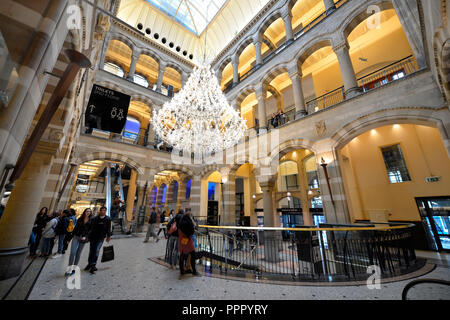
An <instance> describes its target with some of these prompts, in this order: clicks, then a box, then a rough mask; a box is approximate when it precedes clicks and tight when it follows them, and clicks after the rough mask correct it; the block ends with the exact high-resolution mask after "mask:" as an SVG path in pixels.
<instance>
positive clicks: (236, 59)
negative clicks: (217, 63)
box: [231, 54, 239, 86]
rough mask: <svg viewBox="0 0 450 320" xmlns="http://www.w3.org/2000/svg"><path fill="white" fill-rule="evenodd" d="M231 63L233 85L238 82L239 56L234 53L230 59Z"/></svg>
mask: <svg viewBox="0 0 450 320" xmlns="http://www.w3.org/2000/svg"><path fill="white" fill-rule="evenodd" d="M231 64H232V65H233V86H234V85H236V84H237V83H238V82H239V56H238V55H237V54H236V55H234V56H233V60H232V61H231Z"/></svg>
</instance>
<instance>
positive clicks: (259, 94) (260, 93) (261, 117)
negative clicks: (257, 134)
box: [255, 86, 267, 130]
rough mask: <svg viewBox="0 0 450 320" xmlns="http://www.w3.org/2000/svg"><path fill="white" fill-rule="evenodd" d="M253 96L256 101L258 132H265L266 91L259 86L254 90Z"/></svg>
mask: <svg viewBox="0 0 450 320" xmlns="http://www.w3.org/2000/svg"><path fill="white" fill-rule="evenodd" d="M255 94H256V99H258V121H259V130H261V129H263V130H267V113H266V91H265V90H264V88H263V86H260V87H258V88H257V89H256V90H255Z"/></svg>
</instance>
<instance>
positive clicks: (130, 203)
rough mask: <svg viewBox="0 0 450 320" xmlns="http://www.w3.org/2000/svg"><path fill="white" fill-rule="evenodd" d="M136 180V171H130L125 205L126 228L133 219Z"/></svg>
mask: <svg viewBox="0 0 450 320" xmlns="http://www.w3.org/2000/svg"><path fill="white" fill-rule="evenodd" d="M136 179H137V172H136V170H133V169H131V177H130V183H129V184H128V193H127V203H126V205H127V207H126V213H127V215H126V217H127V220H126V223H127V226H128V224H129V223H130V221H131V220H132V219H133V208H134V198H135V197H136Z"/></svg>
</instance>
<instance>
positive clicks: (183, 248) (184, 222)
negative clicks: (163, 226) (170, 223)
mask: <svg viewBox="0 0 450 320" xmlns="http://www.w3.org/2000/svg"><path fill="white" fill-rule="evenodd" d="M194 228H195V227H194V223H193V221H192V219H191V217H190V216H189V215H187V214H185V215H183V217H182V218H181V219H180V223H179V225H178V252H179V254H180V260H179V266H180V277H179V279H182V277H183V275H184V274H186V273H187V272H192V275H194V276H198V275H199V273H198V272H197V270H196V269H195V246H194V240H193V239H192V236H193V234H194V230H195V229H194ZM185 263H186V267H185Z"/></svg>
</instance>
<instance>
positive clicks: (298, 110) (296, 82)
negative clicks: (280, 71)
mask: <svg viewBox="0 0 450 320" xmlns="http://www.w3.org/2000/svg"><path fill="white" fill-rule="evenodd" d="M288 73H289V78H291V81H292V90H293V93H294V103H295V119H298V118H301V117H303V116H305V115H306V114H307V111H306V105H305V98H304V96H303V88H302V73H301V71H299V68H298V67H297V66H295V67H294V68H292V69H289V72H288Z"/></svg>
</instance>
